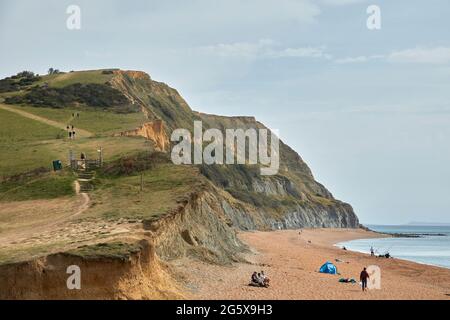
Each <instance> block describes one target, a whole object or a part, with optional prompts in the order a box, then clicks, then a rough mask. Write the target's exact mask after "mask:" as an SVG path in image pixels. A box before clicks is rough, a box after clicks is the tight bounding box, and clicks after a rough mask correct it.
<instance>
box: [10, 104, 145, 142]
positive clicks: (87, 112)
mask: <svg viewBox="0 0 450 320" xmlns="http://www.w3.org/2000/svg"><path fill="white" fill-rule="evenodd" d="M16 108H20V109H21V110H24V111H27V112H29V113H32V114H35V115H38V116H41V117H44V118H47V119H50V120H54V121H58V122H61V123H63V124H70V125H74V127H75V128H81V129H84V130H87V131H90V132H92V133H94V134H97V135H103V134H110V133H113V132H120V131H125V130H131V129H134V128H136V127H138V126H140V125H142V123H143V122H144V121H145V116H144V114H143V113H141V112H135V113H128V114H117V113H111V112H105V111H98V110H91V109H88V108H64V109H54V108H37V107H32V106H20V107H16ZM77 113H78V114H79V117H77V116H76V114H77ZM72 114H75V117H72Z"/></svg>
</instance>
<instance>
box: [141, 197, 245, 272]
mask: <svg viewBox="0 0 450 320" xmlns="http://www.w3.org/2000/svg"><path fill="white" fill-rule="evenodd" d="M220 200H221V199H220V196H219V195H218V194H215V193H214V192H211V191H206V190H204V191H201V192H196V193H193V194H191V195H190V196H189V197H188V198H187V199H186V200H185V201H183V202H182V203H180V206H179V207H178V208H177V209H176V210H173V211H171V212H169V213H166V214H164V215H163V216H162V217H158V218H155V219H151V220H145V221H144V222H143V224H144V229H146V230H148V231H149V232H151V234H152V238H153V239H154V241H155V242H154V243H155V246H156V252H157V253H158V256H160V257H161V258H162V259H165V260H171V259H174V258H179V257H183V256H188V255H189V256H195V257H198V258H200V259H201V260H206V261H210V262H214V263H220V264H228V263H230V262H232V261H238V260H240V259H241V258H240V253H242V252H245V251H246V250H247V247H246V246H245V245H244V244H243V243H242V242H241V241H240V240H239V239H238V238H237V236H236V229H235V228H233V223H232V221H231V220H230V217H229V216H228V214H227V212H226V211H225V210H224V208H223V207H222V206H221V201H220Z"/></svg>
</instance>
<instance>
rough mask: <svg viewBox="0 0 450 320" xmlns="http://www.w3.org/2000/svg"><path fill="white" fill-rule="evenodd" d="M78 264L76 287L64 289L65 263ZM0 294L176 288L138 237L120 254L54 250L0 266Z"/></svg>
mask: <svg viewBox="0 0 450 320" xmlns="http://www.w3.org/2000/svg"><path fill="white" fill-rule="evenodd" d="M73 265H75V266H78V267H80V270H81V274H80V275H81V277H80V279H81V289H80V290H77V289H73V290H69V289H68V287H67V279H68V278H69V276H70V274H68V273H67V268H68V267H69V266H73ZM0 284H1V290H0V299H1V300H9V299H33V300H35V299H180V298H184V296H183V295H182V294H181V293H180V292H181V288H180V287H179V286H178V285H177V284H176V282H175V281H174V280H173V279H172V278H171V276H170V275H169V273H168V272H167V270H165V267H164V265H163V264H161V263H160V261H159V259H158V257H157V256H156V254H155V250H154V246H152V245H151V244H150V243H149V242H148V241H146V240H143V241H141V242H140V243H139V251H138V252H133V253H130V254H129V255H126V256H124V257H105V256H95V257H81V256H77V255H73V254H70V253H58V254H53V255H49V256H46V257H42V258H38V259H35V260H31V261H27V262H22V263H15V264H9V265H2V266H0Z"/></svg>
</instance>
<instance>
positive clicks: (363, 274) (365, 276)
mask: <svg viewBox="0 0 450 320" xmlns="http://www.w3.org/2000/svg"><path fill="white" fill-rule="evenodd" d="M369 278H370V276H369V273H368V272H367V269H366V268H365V267H364V270H363V271H361V274H360V275H359V280H361V286H362V291H366V289H367V280H368V279H369Z"/></svg>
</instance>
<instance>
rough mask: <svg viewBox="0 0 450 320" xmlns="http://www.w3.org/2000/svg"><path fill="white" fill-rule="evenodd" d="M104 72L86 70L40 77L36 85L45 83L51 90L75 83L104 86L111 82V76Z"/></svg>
mask: <svg viewBox="0 0 450 320" xmlns="http://www.w3.org/2000/svg"><path fill="white" fill-rule="evenodd" d="M104 71H105V70H87V71H77V72H67V73H60V74H52V75H46V76H41V79H40V81H39V82H37V84H39V85H42V84H44V83H47V84H48V85H49V87H52V88H62V87H65V86H68V85H72V84H75V83H96V84H104V83H106V82H108V81H109V80H111V78H112V76H113V75H112V74H111V73H108V72H104Z"/></svg>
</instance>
